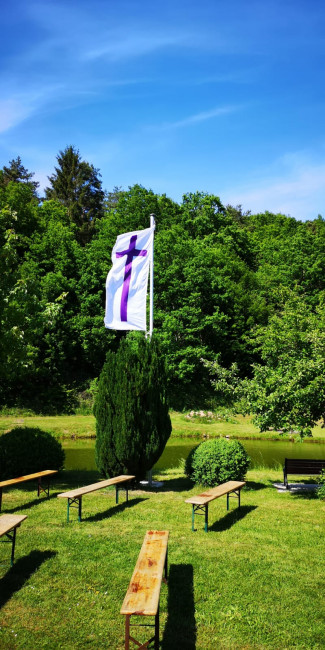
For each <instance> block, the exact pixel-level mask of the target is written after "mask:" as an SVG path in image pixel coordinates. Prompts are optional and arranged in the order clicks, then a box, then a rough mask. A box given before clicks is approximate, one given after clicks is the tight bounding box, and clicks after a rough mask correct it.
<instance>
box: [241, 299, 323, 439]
mask: <svg viewBox="0 0 325 650" xmlns="http://www.w3.org/2000/svg"><path fill="white" fill-rule="evenodd" d="M255 336H256V342H257V343H258V345H259V346H260V351H261V356H262V360H263V364H255V365H254V366H253V370H254V377H253V379H252V381H251V382H248V384H247V386H248V401H249V405H250V409H251V411H252V412H253V413H254V414H255V416H254V420H255V423H256V424H257V425H258V426H259V427H260V430H261V431H267V430H268V429H269V428H276V429H281V430H283V431H284V432H293V431H297V432H298V433H299V434H300V436H301V438H303V437H304V436H310V435H311V429H312V427H313V426H315V424H316V422H317V421H318V420H319V419H321V418H323V420H325V364H324V359H325V303H324V296H323V299H322V300H320V302H319V305H318V306H317V307H316V309H315V310H314V309H312V308H311V307H309V306H308V305H307V304H306V302H304V300H303V299H302V298H301V297H299V296H296V295H294V294H290V295H289V298H288V299H287V301H286V302H285V304H284V306H283V309H282V311H281V312H280V313H278V314H274V316H272V318H271V319H270V321H269V323H268V326H267V327H266V328H259V329H258V330H257V332H256V335H255Z"/></svg>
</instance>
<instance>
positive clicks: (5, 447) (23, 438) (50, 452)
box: [0, 427, 64, 481]
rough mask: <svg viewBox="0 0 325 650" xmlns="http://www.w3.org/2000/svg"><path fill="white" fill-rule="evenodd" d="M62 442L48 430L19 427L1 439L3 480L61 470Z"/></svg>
mask: <svg viewBox="0 0 325 650" xmlns="http://www.w3.org/2000/svg"><path fill="white" fill-rule="evenodd" d="M63 464H64V451H63V449H62V446H61V443H60V442H59V441H58V440H56V439H55V438H53V436H51V434H49V433H47V431H42V430H41V429H38V428H36V427H35V428H34V427H16V428H14V429H11V431H9V432H8V433H5V434H4V435H3V436H1V437H0V480H2V481H3V480H6V479H9V478H16V477H18V476H24V475H25V474H33V473H34V472H41V471H42V470H45V469H62V467H63Z"/></svg>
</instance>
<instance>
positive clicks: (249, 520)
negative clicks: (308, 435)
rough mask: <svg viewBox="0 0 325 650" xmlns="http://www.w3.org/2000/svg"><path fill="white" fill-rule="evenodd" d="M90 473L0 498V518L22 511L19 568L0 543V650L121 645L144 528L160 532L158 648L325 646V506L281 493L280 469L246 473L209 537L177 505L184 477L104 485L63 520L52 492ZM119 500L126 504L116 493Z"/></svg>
mask: <svg viewBox="0 0 325 650" xmlns="http://www.w3.org/2000/svg"><path fill="white" fill-rule="evenodd" d="M97 478H98V476H97V474H96V473H95V472H75V473H72V472H71V473H68V472H63V473H62V474H61V476H60V477H59V478H57V479H56V481H55V482H54V483H53V487H52V490H51V498H50V499H44V498H41V499H39V500H38V499H37V497H36V496H35V495H36V492H35V488H34V486H32V485H30V484H27V483H26V484H23V488H20V489H11V490H10V491H9V490H7V491H6V492H5V494H4V497H3V512H6V513H15V512H16V513H22V514H27V515H28V518H27V520H26V521H25V522H24V523H23V524H22V526H21V528H20V529H19V530H18V534H17V546H16V560H15V564H14V567H13V568H12V569H10V568H9V555H10V546H9V545H7V544H2V543H0V561H5V564H1V565H0V647H1V648H2V649H4V650H14V649H16V648H24V650H26V649H27V650H29V649H32V648H36V649H38V648H44V649H45V648H46V649H47V650H50V649H53V650H54V649H55V650H56V649H57V648H64V649H67V650H70V649H71V650H75V649H76V648H96V650H97V649H101V648H103V649H104V648H105V650H106V649H107V648H110V650H115V649H116V650H120V649H122V648H123V639H124V620H123V617H122V616H120V614H119V610H120V606H121V603H122V601H123V598H124V595H125V591H126V588H127V586H128V583H129V580H130V577H131V575H132V571H133V567H134V565H135V562H136V559H137V556H138V553H139V550H140V547H141V543H142V540H143V537H144V534H145V531H146V530H149V529H168V530H169V531H170V543H169V570H170V573H169V584H168V587H166V586H165V585H162V590H161V639H162V643H161V648H162V649H163V650H173V649H174V648H175V650H176V649H177V650H180V648H182V649H183V648H184V649H188V650H194V649H196V650H210V649H211V650H215V649H216V648H220V649H233V650H240V649H243V650H244V649H245V650H248V649H265V650H266V649H272V650H273V649H274V650H275V649H278V648H296V649H306V650H307V649H308V650H309V649H311V648H313V649H314V650H317V649H319V650H320V649H321V648H323V647H324V638H325V607H324V581H323V575H324V571H325V559H324V553H323V540H324V515H325V503H324V502H321V501H319V500H317V499H315V498H312V496H311V494H310V493H309V494H308V495H306V496H298V495H292V494H289V493H288V494H287V493H284V494H279V493H278V492H277V491H276V490H275V488H274V487H273V486H272V481H274V480H280V479H281V474H280V472H276V471H272V470H264V471H250V472H248V476H247V481H248V482H247V487H246V488H245V490H244V491H243V493H242V508H241V510H240V511H237V509H236V500H231V502H230V503H231V506H230V507H231V511H230V512H229V513H227V511H226V501H225V499H219V500H217V501H215V502H213V504H211V506H210V513H209V523H210V530H209V532H208V534H206V533H204V531H203V519H202V518H199V517H198V520H199V521H198V522H197V528H198V529H197V532H195V533H193V532H192V531H191V510H190V506H189V505H188V504H185V503H184V499H185V498H186V497H187V496H189V494H195V493H197V491H198V488H195V489H193V488H192V487H191V486H190V484H189V483H188V482H187V480H186V479H185V478H184V476H183V475H182V473H181V471H180V470H177V471H176V470H169V471H168V472H166V473H165V474H164V475H163V476H160V477H159V478H161V479H162V480H163V481H164V486H163V488H162V489H160V490H159V491H156V492H155V491H145V490H138V491H135V492H131V494H130V501H129V504H128V505H125V504H124V503H123V502H122V503H120V505H118V506H116V505H115V499H114V492H113V490H112V489H110V490H106V491H100V492H96V493H93V494H89V495H87V497H85V498H84V504H83V516H84V521H82V522H81V523H80V524H79V523H78V522H77V520H76V512H74V511H73V512H72V521H71V522H70V523H69V524H67V522H66V507H65V503H63V502H62V500H61V499H57V498H56V495H57V494H58V493H59V492H61V491H63V490H66V489H70V488H73V487H76V486H79V485H83V484H87V483H91V482H93V481H94V480H96V479H97ZM121 501H123V499H122V497H121Z"/></svg>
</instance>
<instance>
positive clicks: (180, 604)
mask: <svg viewBox="0 0 325 650" xmlns="http://www.w3.org/2000/svg"><path fill="white" fill-rule="evenodd" d="M167 608H168V617H167V622H166V625H165V629H164V634H163V640H162V643H161V649H162V650H180V648H182V649H183V650H195V647H196V622H195V605H194V587H193V566H192V565H191V564H171V565H170V568H169V575H168V602H167Z"/></svg>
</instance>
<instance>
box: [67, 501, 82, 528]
mask: <svg viewBox="0 0 325 650" xmlns="http://www.w3.org/2000/svg"><path fill="white" fill-rule="evenodd" d="M81 499H82V497H77V499H74V498H72V499H70V498H69V497H68V503H67V522H69V515H70V506H72V504H73V503H76V501H78V506H77V507H78V521H81Z"/></svg>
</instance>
